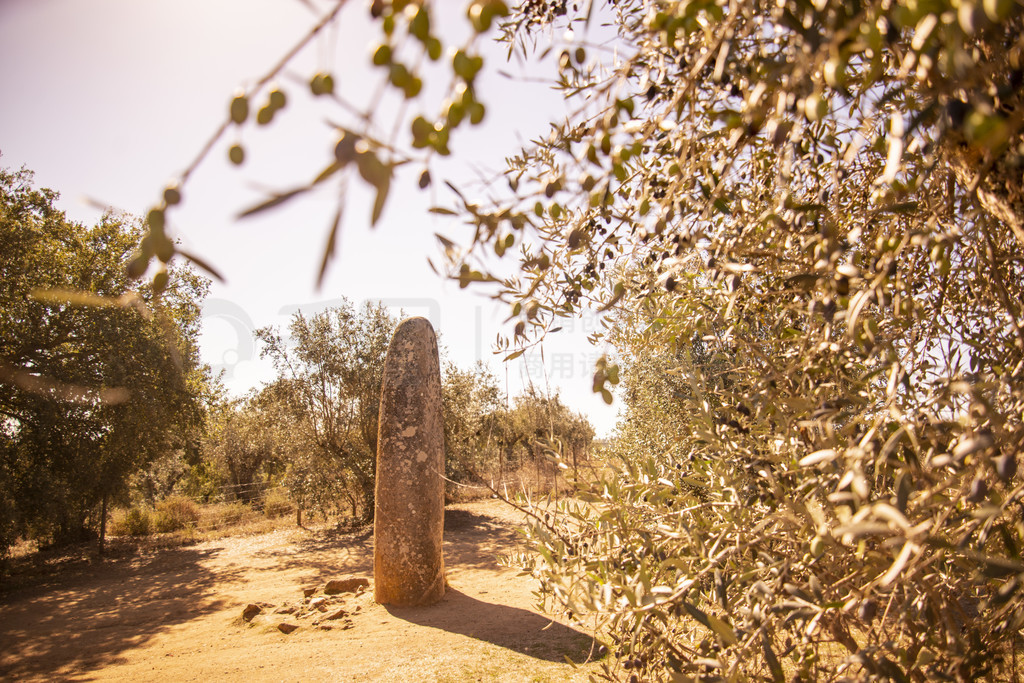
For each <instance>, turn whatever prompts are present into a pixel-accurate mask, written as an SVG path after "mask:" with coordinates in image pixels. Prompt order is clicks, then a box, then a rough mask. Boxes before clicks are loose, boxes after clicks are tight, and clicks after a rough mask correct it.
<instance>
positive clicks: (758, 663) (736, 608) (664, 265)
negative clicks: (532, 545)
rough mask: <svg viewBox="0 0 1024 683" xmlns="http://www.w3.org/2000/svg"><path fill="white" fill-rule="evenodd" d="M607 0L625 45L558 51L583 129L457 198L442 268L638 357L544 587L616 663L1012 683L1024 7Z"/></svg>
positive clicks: (621, 671)
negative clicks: (510, 266) (579, 319)
mask: <svg viewBox="0 0 1024 683" xmlns="http://www.w3.org/2000/svg"><path fill="white" fill-rule="evenodd" d="M612 4H613V5H614V7H613V8H612V11H613V13H614V15H615V26H616V28H617V31H618V38H619V41H620V43H619V44H617V46H616V47H617V49H616V51H615V55H614V56H612V55H607V53H606V52H603V51H599V50H587V49H585V48H584V47H583V46H580V47H576V48H574V49H567V50H566V51H565V52H563V54H562V56H561V59H560V61H559V72H558V74H557V76H556V77H555V78H556V81H557V83H558V85H559V86H560V87H562V88H563V89H564V91H565V92H566V95H567V97H569V98H571V99H573V100H574V101H578V102H579V112H580V114H579V116H578V117H576V118H572V119H570V120H568V121H566V122H564V123H561V124H555V125H553V126H552V129H551V131H550V132H549V134H548V135H547V136H546V137H543V138H540V139H538V140H537V141H536V143H535V144H534V145H532V146H531V147H530V148H528V149H525V150H524V151H523V153H522V155H521V156H519V157H516V158H514V159H512V161H511V163H510V166H509V170H508V173H507V175H508V178H509V180H510V183H511V186H512V188H513V190H514V196H511V197H510V198H509V199H508V200H500V201H498V202H496V203H495V204H494V205H493V206H489V207H479V206H475V205H468V204H467V205H466V206H464V207H463V208H462V211H463V213H464V214H469V215H470V216H472V218H471V220H473V222H474V223H475V224H476V226H477V231H476V237H475V244H474V247H473V248H472V249H470V250H469V251H468V252H466V253H465V254H463V255H461V262H460V261H459V260H456V261H455V267H456V268H457V269H458V270H454V271H453V274H454V275H455V276H457V274H458V273H459V272H462V273H466V271H467V269H468V270H469V276H470V277H471V278H472V279H482V280H486V279H489V276H488V273H490V274H491V275H492V276H493V277H495V278H500V279H501V280H502V295H503V296H504V297H505V298H506V299H507V300H508V301H509V302H510V303H511V304H512V305H513V313H514V314H515V315H519V316H520V320H519V323H518V327H517V330H516V335H517V337H518V338H519V341H520V343H531V342H532V341H533V340H534V339H536V338H539V337H541V336H542V335H543V333H544V330H545V329H546V328H547V327H549V326H551V325H552V324H553V321H554V320H556V319H557V318H558V317H559V316H563V315H568V314H572V313H573V312H574V311H575V310H577V309H578V308H579V307H580V306H582V305H590V306H593V307H596V308H599V309H602V310H604V311H606V314H607V316H608V319H609V321H610V322H611V323H612V331H611V333H610V334H609V339H610V340H611V341H612V342H613V343H614V344H615V346H616V347H617V349H618V350H619V351H620V352H621V353H622V354H623V356H624V358H625V359H626V361H627V362H626V363H624V364H623V367H622V368H621V370H622V373H623V376H624V377H625V378H626V381H627V384H628V386H627V389H628V391H627V394H626V401H627V404H628V411H627V419H628V420H632V421H633V422H634V423H633V424H630V423H629V422H627V424H626V425H624V427H623V429H622V431H621V441H620V444H619V449H620V452H621V453H622V454H623V456H624V457H623V466H622V469H621V471H620V472H619V473H618V474H617V475H616V476H613V477H611V478H609V479H608V480H607V481H603V482H601V483H599V484H598V485H596V486H595V487H593V488H592V490H591V491H592V492H591V493H589V494H585V495H584V499H585V501H586V503H587V504H586V505H582V506H570V507H569V508H568V509H567V515H566V516H564V517H563V518H562V521H561V523H559V524H555V525H553V526H551V527H548V528H545V527H537V528H535V530H534V533H535V539H536V542H537V544H538V547H539V548H541V549H542V556H543V561H542V562H541V563H540V564H539V565H538V566H537V567H536V568H535V570H536V572H537V573H538V575H540V576H541V577H542V579H543V580H544V582H545V586H546V588H547V590H548V591H549V592H550V594H551V595H552V596H553V597H554V598H555V599H556V601H557V602H558V603H560V604H561V605H562V606H563V607H565V608H566V609H568V610H569V611H570V613H572V614H576V615H582V614H588V613H596V614H599V615H604V616H605V617H606V618H607V622H606V626H607V628H608V629H609V630H610V635H611V638H612V639H613V640H614V641H615V646H616V650H617V654H618V659H617V662H615V663H612V664H610V665H609V667H608V675H609V676H614V677H619V676H621V677H626V678H630V677H634V678H641V679H643V680H649V679H650V680H663V679H664V680H685V679H706V678H714V679H717V678H726V679H740V678H743V677H748V676H766V677H768V678H770V679H775V680H782V679H783V678H784V677H786V676H787V675H789V672H794V671H795V672H797V673H798V674H799V675H800V676H802V677H809V678H827V679H830V678H838V677H842V676H852V677H854V678H892V679H896V680H905V679H918V680H924V679H929V680H932V679H948V680H955V679H960V680H966V679H971V678H974V677H977V676H980V675H986V674H993V673H995V674H996V675H1000V676H1009V673H1008V672H1009V670H1010V669H1009V668H1008V667H1009V664H1008V663H1005V660H1004V659H1003V658H1005V657H1007V656H1008V655H1010V654H1011V653H1012V652H1013V651H1014V649H1013V647H1012V646H1015V644H1016V638H1017V631H1018V630H1019V628H1020V627H1021V626H1022V621H1021V620H1022V618H1024V617H1022V615H1024V611H1022V610H1021V593H1020V591H1019V582H1020V577H1021V572H1022V570H1024V565H1022V564H1021V561H1020V549H1021V545H1022V543H1024V526H1022V524H1021V522H1020V516H1019V505H1020V500H1021V496H1022V493H1024V487H1022V486H1021V484H1020V482H1019V479H1018V478H1017V453H1018V452H1019V450H1020V444H1021V439H1022V438H1024V426H1022V418H1024V415H1022V411H1024V392H1022V386H1024V384H1022V382H1021V379H1022V373H1024V326H1022V324H1021V323H1022V319H1021V317H1020V315H1021V311H1020V303H1019V302H1020V301H1021V300H1022V294H1024V291H1022V290H1024V279H1022V275H1024V271H1022V269H1021V263H1022V262H1021V256H1022V255H1024V252H1022V248H1024V235H1021V234H1020V220H1021V217H1022V215H1024V213H1022V211H1021V204H1020V201H1021V179H1022V174H1021V167H1022V160H1024V157H1022V153H1024V148H1022V147H1021V144H1022V136H1021V132H1020V128H1021V111H1022V109H1021V101H1020V91H1019V85H1020V82H1021V75H1022V66H1024V64H1022V60H1024V53H1022V47H1024V46H1022V44H1021V41H1020V28H1021V8H1020V7H1019V6H1018V5H1017V4H1015V3H985V4H984V5H978V6H975V5H973V4H971V3H960V4H959V5H956V6H951V5H950V6H947V5H945V4H944V3H916V4H907V5H897V4H886V3H879V4H866V3H855V2H846V3H811V2H777V3H757V2H727V3H715V2H689V3H686V2H680V3H674V2H617V3H612ZM538 5H539V3H527V4H525V5H524V6H523V7H522V8H521V12H520V13H519V14H518V15H517V16H516V17H515V19H514V21H513V22H511V23H510V24H509V25H508V26H507V31H508V37H509V40H512V41H516V42H515V43H514V44H515V45H518V46H523V45H525V44H527V43H528V41H527V40H525V39H526V38H529V37H531V36H533V35H535V33H536V31H535V29H536V28H537V27H538V26H547V25H550V22H551V21H552V17H551V16H540V17H538V16H537V14H536V13H535V12H533V11H532V8H536V7H537V6H538ZM554 21H555V23H556V24H557V22H558V21H565V22H570V21H571V19H564V20H559V19H557V18H554ZM517 223H518V224H519V225H520V226H526V227H517ZM505 231H509V232H511V233H514V234H516V240H517V241H519V240H522V241H523V242H524V244H525V246H524V247H523V249H522V250H521V252H520V253H519V254H518V261H519V264H518V265H519V267H518V271H519V272H518V274H517V275H516V276H515V277H507V276H506V277H501V276H498V275H497V273H498V272H500V271H498V270H496V269H495V268H494V267H492V266H488V265H487V264H488V260H485V259H483V258H482V256H483V254H484V252H485V251H487V252H489V251H491V250H490V249H488V247H489V246H490V245H491V244H493V243H495V242H500V241H502V240H504V234H503V233H504V232H505ZM490 258H491V257H490V256H489V255H488V256H487V259H490ZM474 259H478V260H474ZM476 264H480V265H476ZM475 268H479V269H480V271H479V272H480V273H481V275H480V277H476V276H474V275H473V272H475V271H474V269H475ZM609 363H610V361H609ZM611 368H614V369H615V370H616V372H615V373H612V372H610V371H609V369H611ZM618 370H620V368H618V367H615V366H611V365H610V364H606V366H603V367H598V368H597V373H596V375H595V388H601V387H603V385H605V384H606V383H608V382H611V381H614V380H615V379H617V377H616V376H615V375H618V374H619V372H618ZM630 372H631V373H632V376H631V377H630V376H627V373H630ZM652 373H653V374H652ZM630 383H632V384H630ZM924 623H927V624H928V625H929V628H928V629H927V630H926V631H922V629H921V624H924ZM1000 662H1004V665H1001V664H1000Z"/></svg>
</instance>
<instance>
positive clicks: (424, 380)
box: [373, 318, 446, 607]
mask: <svg viewBox="0 0 1024 683" xmlns="http://www.w3.org/2000/svg"><path fill="white" fill-rule="evenodd" d="M443 474H444V421H443V419H442V415H441V370H440V365H439V363H438V359H437V338H436V337H435V336H434V328H433V327H431V326H430V322H429V321H427V319H426V318H409V319H407V320H403V321H402V322H401V323H400V324H399V325H398V328H397V329H396V330H395V335H394V337H392V338H391V346H390V347H389V348H388V355H387V360H386V362H385V365H384V381H383V384H382V387H381V396H380V418H379V423H378V432H377V492H376V504H375V505H376V507H375V510H374V520H373V545H374V549H373V597H374V599H375V600H376V601H377V602H379V603H382V604H389V605H397V606H404V607H413V606H420V605H430V604H432V603H435V602H437V601H438V600H440V599H441V597H442V596H443V595H444V591H445V585H446V583H445V578H444V557H443V555H442V551H441V537H442V533H443V531H444V479H442V475H443Z"/></svg>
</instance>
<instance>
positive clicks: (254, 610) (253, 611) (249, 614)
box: [242, 603, 263, 621]
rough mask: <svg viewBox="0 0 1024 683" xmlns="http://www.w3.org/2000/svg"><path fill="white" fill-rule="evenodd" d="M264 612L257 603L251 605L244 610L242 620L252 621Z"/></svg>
mask: <svg viewBox="0 0 1024 683" xmlns="http://www.w3.org/2000/svg"><path fill="white" fill-rule="evenodd" d="M262 611H263V608H262V607H260V606H259V605H257V604H255V603H250V604H248V605H246V606H245V609H243V610H242V618H243V619H245V620H246V621H252V618H253V617H255V616H256V615H257V614H259V613H260V612H262Z"/></svg>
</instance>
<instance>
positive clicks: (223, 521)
mask: <svg viewBox="0 0 1024 683" xmlns="http://www.w3.org/2000/svg"><path fill="white" fill-rule="evenodd" d="M256 517H257V513H256V511H255V510H253V509H252V508H251V507H249V506H248V505H246V504H245V503H241V502H238V501H235V502H233V503H217V504H215V505H209V506H207V507H206V508H204V509H203V520H202V524H201V525H200V526H201V527H202V528H203V529H204V530H208V529H223V528H225V527H229V526H237V525H239V524H244V523H246V522H251V521H253V520H255V519H256Z"/></svg>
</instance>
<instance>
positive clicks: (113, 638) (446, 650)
mask: <svg viewBox="0 0 1024 683" xmlns="http://www.w3.org/2000/svg"><path fill="white" fill-rule="evenodd" d="M515 521H516V519H515V517H514V516H513V515H511V514H509V512H508V509H507V508H505V507H503V506H502V504H500V503H498V502H497V501H478V502H474V503H467V504H463V505H458V506H454V507H452V508H449V509H448V510H447V512H446V522H445V562H446V565H447V567H448V581H449V583H450V585H451V589H450V591H449V592H448V594H447V595H446V596H445V598H444V600H443V601H442V602H440V603H439V604H437V605H435V606H433V607H429V608H422V609H394V608H386V607H383V606H381V605H377V604H375V603H374V602H373V601H372V598H371V596H370V593H367V592H364V593H362V594H346V595H344V596H342V597H334V598H330V599H329V600H330V601H331V602H332V603H333V604H332V605H331V607H332V609H333V608H338V607H340V608H341V609H343V610H344V611H345V612H346V616H345V617H344V618H343V619H339V620H337V621H335V622H328V621H324V622H323V624H325V625H328V626H330V627H331V628H330V630H323V629H321V628H318V627H315V626H314V625H313V620H314V619H313V617H306V618H296V615H277V614H271V613H272V612H273V611H274V610H275V609H277V608H280V607H281V606H284V605H302V603H303V600H302V598H303V593H302V589H303V587H306V586H314V585H321V586H322V585H323V584H324V583H325V582H326V581H327V580H330V579H335V578H345V577H348V576H364V577H367V578H371V577H372V573H373V555H372V540H373V539H372V536H371V535H370V534H369V533H367V532H359V533H354V534H340V533H337V532H332V531H327V530H322V531H303V530H301V529H286V530H280V531H275V532H272V533H268V534H263V535H260V536H252V537H242V538H239V537H236V538H224V539H220V540H217V541H211V542H208V543H203V544H200V545H196V546H191V547H186V548H178V549H173V550H160V551H154V552H151V553H147V554H142V555H135V556H133V557H127V558H122V559H116V560H109V561H106V562H103V563H97V564H93V565H90V566H86V567H82V568H79V569H75V570H70V571H65V572H62V573H60V574H58V575H57V576H55V577H51V578H48V579H45V580H40V581H37V582H33V583H32V584H31V585H28V586H24V587H21V588H16V589H9V590H8V591H7V592H5V593H2V594H0V679H3V680H19V681H20V680H75V681H78V680H81V681H86V680H131V681H157V680H159V681H164V680H166V681H193V680H204V681H206V680H218V681H223V680H226V681H234V680H245V681H252V682H254V681H271V680H272V681H298V680H301V681H585V680H587V679H588V674H589V673H591V672H595V671H597V669H598V666H597V665H595V664H593V663H591V664H588V665H586V666H585V667H581V668H579V669H574V668H573V667H571V666H570V665H569V664H567V663H565V657H567V656H568V657H570V658H572V659H573V660H575V661H583V660H585V659H586V658H587V656H588V653H589V652H590V650H591V641H590V639H589V638H588V637H587V636H586V635H585V634H584V633H582V632H580V631H579V630H576V629H574V628H571V627H569V626H567V625H565V624H563V623H560V622H559V621H552V620H551V619H550V618H549V617H547V616H544V615H541V614H540V613H538V612H537V611H536V610H535V608H534V604H535V598H534V596H533V595H532V592H533V591H534V590H535V589H536V584H535V582H534V581H532V580H531V579H530V578H529V577H524V576H518V572H517V571H516V570H515V569H510V568H508V567H504V566H501V565H500V564H499V562H498V558H499V556H500V555H501V554H502V553H505V552H508V551H509V550H511V549H512V548H513V547H514V543H515V531H514V528H513V527H514V522H515ZM248 603H264V604H266V605H268V606H267V608H266V609H265V611H264V614H262V615H260V616H258V617H256V618H255V619H254V620H253V622H252V623H251V624H250V623H246V622H245V621H243V620H242V619H241V613H242V610H243V608H244V607H245V605H246V604H248ZM271 605H272V607H271ZM307 609H308V608H307ZM314 616H316V615H314ZM282 620H289V621H291V622H292V623H295V624H298V625H299V629H298V630H296V631H295V632H294V633H292V634H290V635H284V634H283V633H281V632H280V631H278V630H277V628H276V625H277V623H279V622H280V621H282Z"/></svg>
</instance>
